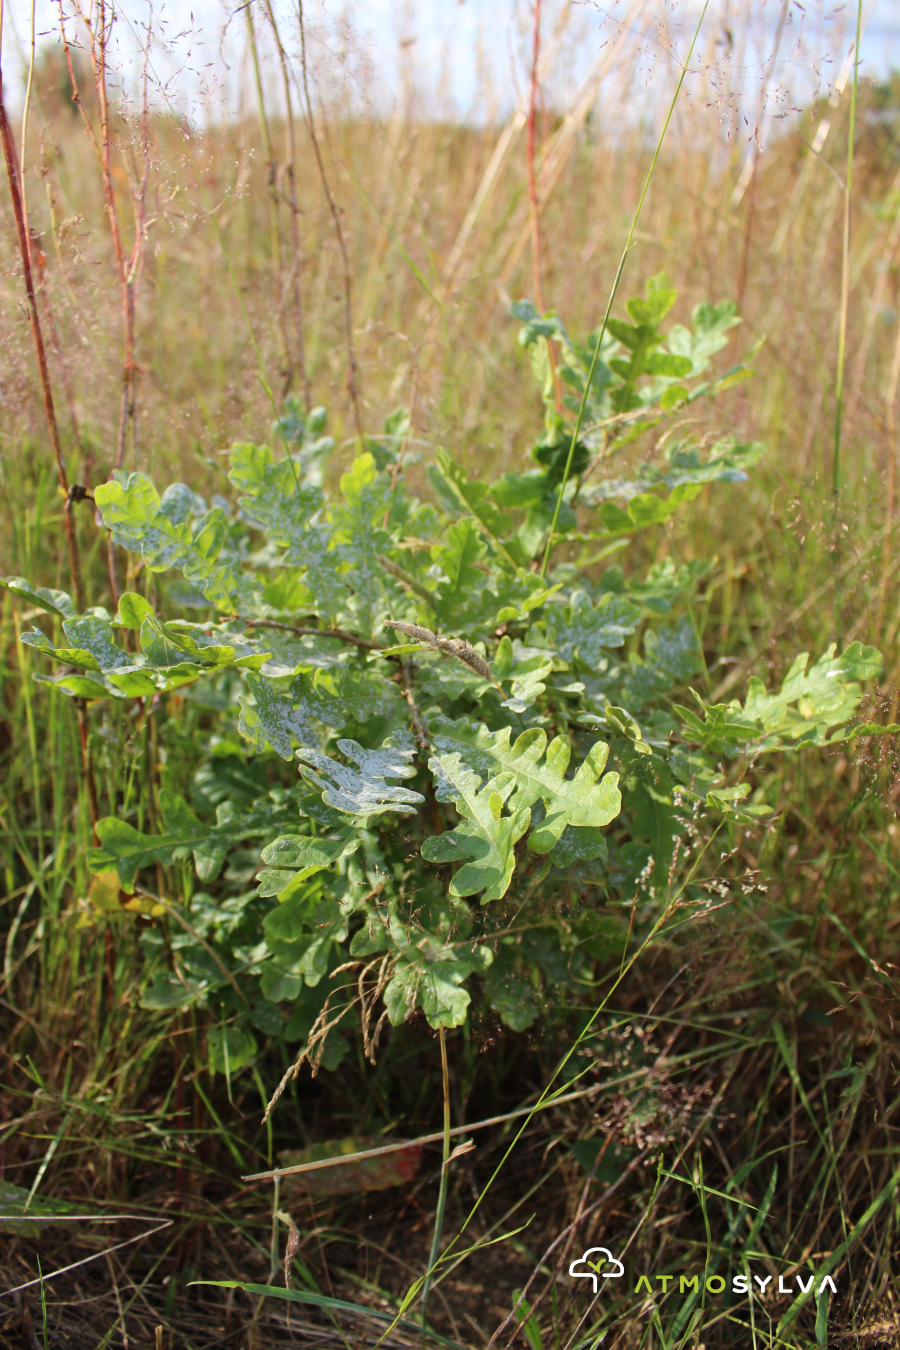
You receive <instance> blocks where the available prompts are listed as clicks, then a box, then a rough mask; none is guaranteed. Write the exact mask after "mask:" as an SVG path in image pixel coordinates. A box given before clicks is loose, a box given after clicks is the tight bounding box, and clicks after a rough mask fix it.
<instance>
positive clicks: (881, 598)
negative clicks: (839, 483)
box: [875, 331, 900, 637]
mask: <svg viewBox="0 0 900 1350" xmlns="http://www.w3.org/2000/svg"><path fill="white" fill-rule="evenodd" d="M898 385H900V331H898V333H897V341H896V343H895V344H894V359H893V361H892V363H891V373H890V377H889V379H888V388H887V393H886V395H885V400H884V402H885V423H886V426H887V484H886V488H887V491H886V493H885V504H884V513H885V521H884V542H883V544H882V546H881V586H880V588H879V593H878V616H877V620H876V624H875V632H876V633H877V634H878V635H879V637H880V635H881V625H882V622H883V620H884V607H885V603H886V600H887V583H888V577H889V575H890V570H891V555H892V545H893V532H894V509H895V501H896V474H897V428H896V422H895V418H894V407H895V405H896V402H897V387H898Z"/></svg>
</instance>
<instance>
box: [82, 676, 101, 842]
mask: <svg viewBox="0 0 900 1350" xmlns="http://www.w3.org/2000/svg"><path fill="white" fill-rule="evenodd" d="M77 707H78V736H79V739H80V741H81V763H82V767H83V768H84V780H85V783H86V784H87V792H88V811H89V812H90V816H91V830H92V832H93V835H94V843H95V844H99V843H100V840H99V838H98V836H97V822H98V820H99V819H100V806H99V803H98V801H97V784H96V783H95V781H94V766H93V763H92V761H91V745H90V740H89V737H88V725H87V710H86V705H85V703H84V701H83V700H82V699H79V700H78V704H77Z"/></svg>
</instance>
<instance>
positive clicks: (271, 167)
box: [246, 4, 281, 277]
mask: <svg viewBox="0 0 900 1350" xmlns="http://www.w3.org/2000/svg"><path fill="white" fill-rule="evenodd" d="M246 13H247V38H248V41H249V43H250V56H251V59H252V61H253V78H254V82H255V84H256V103H257V108H258V112H259V134H260V136H261V137H262V143H263V154H264V155H265V157H266V178H267V180H268V187H269V231H270V233H271V237H272V261H273V262H274V264H275V271H276V273H277V275H278V276H279V277H280V276H281V236H280V234H279V232H278V188H277V186H276V183H275V169H276V162H275V157H274V155H273V154H272V137H271V136H270V135H269V119H268V117H267V115H266V101H265V98H264V96H263V85H262V76H261V75H260V72H259V53H258V52H257V50H256V31H255V29H254V27H253V6H252V4H248V5H247V6H246Z"/></svg>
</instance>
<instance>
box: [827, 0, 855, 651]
mask: <svg viewBox="0 0 900 1350" xmlns="http://www.w3.org/2000/svg"><path fill="white" fill-rule="evenodd" d="M861 29H862V0H857V6H856V37H855V39H854V48H853V84H852V85H851V87H850V125H849V127H848V130H847V174H846V178H845V180H844V234H843V254H842V258H841V311H840V324H839V327H838V351H837V372H836V374H835V381H834V457H833V460H832V478H831V499H832V535H833V542H832V547H831V561H832V565H833V567H834V568H835V576H836V577H837V568H838V564H839V562H840V557H839V554H840V548H839V539H838V494H839V493H840V488H841V431H842V420H843V413H844V360H845V357H846V352H847V315H848V311H849V308H850V207H851V204H852V200H853V155H854V149H855V138H856V94H857V89H858V86H859V40H860V33H861ZM841 609H842V602H841V591H840V587H839V586H838V585H837V584H835V590H834V613H835V635H836V637H837V645H838V650H839V651H840V649H841V645H842V643H841V627H842V624H841Z"/></svg>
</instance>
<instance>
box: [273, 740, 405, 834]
mask: <svg viewBox="0 0 900 1350" xmlns="http://www.w3.org/2000/svg"><path fill="white" fill-rule="evenodd" d="M337 744H338V749H339V750H340V751H341V754H343V755H346V756H347V758H348V759H352V760H353V762H354V764H356V765H357V768H355V769H352V768H350V766H349V765H346V764H340V763H339V762H338V761H337V760H336V759H331V758H330V757H329V756H328V755H326V754H323V753H322V751H321V750H314V749H308V748H306V747H301V749H299V750H298V751H297V752H296V753H297V758H298V759H299V760H300V773H301V775H302V777H303V779H304V781H305V782H306V783H307V784H308V785H309V786H310V787H311V788H312V789H313V790H314V791H315V792H321V794H322V800H323V801H324V802H325V804H326V805H327V806H330V807H333V808H334V809H335V810H337V811H344V812H346V813H347V814H348V815H352V816H374V815H379V814H381V813H382V812H384V811H396V812H399V813H400V814H401V815H410V814H412V813H413V812H414V811H415V809H416V808H417V807H418V806H420V805H421V804H422V802H424V800H425V798H424V797H423V796H422V794H421V792H413V791H412V790H411V789H410V788H403V787H394V786H393V785H391V784H389V783H388V782H387V779H388V778H411V777H412V776H413V774H414V773H415V768H414V767H413V765H412V764H411V763H410V761H411V760H412V758H413V755H414V751H412V750H407V749H399V748H394V747H392V746H391V745H390V743H389V741H385V742H384V745H383V747H382V749H380V750H365V749H363V747H362V746H361V745H360V744H359V743H358V742H357V741H353V740H345V739H341V740H339V741H338V743H337Z"/></svg>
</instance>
